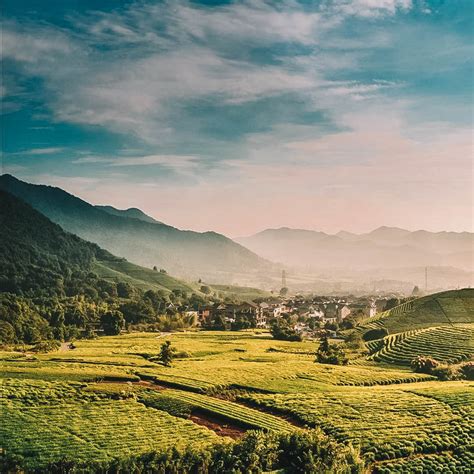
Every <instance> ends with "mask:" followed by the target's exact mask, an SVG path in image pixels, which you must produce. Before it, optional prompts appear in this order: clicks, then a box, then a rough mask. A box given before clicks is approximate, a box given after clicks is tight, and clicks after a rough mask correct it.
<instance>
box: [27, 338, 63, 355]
mask: <svg viewBox="0 0 474 474" xmlns="http://www.w3.org/2000/svg"><path fill="white" fill-rule="evenodd" d="M60 347H61V343H60V342H59V341H56V340H55V339H52V340H49V341H40V342H37V343H36V344H35V345H34V346H33V348H32V349H31V350H32V351H33V352H53V351H57V350H58V349H59V348H60Z"/></svg>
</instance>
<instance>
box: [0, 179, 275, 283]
mask: <svg viewBox="0 0 474 474" xmlns="http://www.w3.org/2000/svg"><path fill="white" fill-rule="evenodd" d="M0 189H3V190H5V191H8V192H10V193H11V194H13V195H15V196H18V197H19V198H21V199H23V200H24V201H25V202H27V203H28V204H30V205H31V206H32V207H34V208H35V209H37V210H38V211H39V212H41V213H42V214H44V215H45V216H47V217H48V218H49V219H51V220H52V221H53V222H55V223H57V224H59V225H60V226H61V227H62V228H63V229H65V230H66V231H68V232H71V233H74V234H76V235H78V236H79V237H81V238H83V239H85V240H88V241H91V242H94V243H96V244H98V245H100V246H101V247H102V248H104V249H106V250H108V251H109V252H111V253H113V254H115V255H120V256H121V257H125V258H126V259H127V260H129V261H131V262H134V263H135V264H139V265H142V266H146V267H152V266H157V267H159V268H164V269H166V270H167V271H168V272H169V273H172V274H174V275H178V276H181V277H183V278H186V279H188V280H191V279H197V278H206V279H207V280H209V281H210V280H218V281H219V280H220V281H221V282H223V283H226V282H232V281H234V278H235V275H242V274H243V275H245V274H251V273H252V272H259V271H261V270H262V269H263V270H265V269H268V268H269V266H270V264H269V262H267V261H265V260H264V259H262V258H260V257H259V256H257V255H256V254H255V253H253V252H251V251H249V250H248V249H246V248H244V247H243V246H241V245H239V244H238V243H235V242H234V241H232V240H230V239H229V238H227V237H225V236H223V235H221V234H217V233H215V232H204V233H199V232H193V231H183V230H179V229H176V228H174V227H171V226H168V225H165V224H162V223H155V222H145V221H144V220H142V219H137V218H130V217H127V216H124V215H113V214H110V212H106V211H104V210H103V209H100V208H97V207H95V206H93V205H91V204H89V203H87V202H86V201H83V200H82V199H79V198H77V197H76V196H73V195H72V194H69V193H67V192H66V191H63V190H62V189H60V188H56V187H51V186H44V185H33V184H29V183H25V182H23V181H20V180H18V179H16V178H15V177H13V176H11V175H7V174H5V175H2V176H0ZM125 212H126V211H125Z"/></svg>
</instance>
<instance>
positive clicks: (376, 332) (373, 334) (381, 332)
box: [362, 328, 388, 342]
mask: <svg viewBox="0 0 474 474" xmlns="http://www.w3.org/2000/svg"><path fill="white" fill-rule="evenodd" d="M385 336H388V331H387V330H386V329H385V328H377V329H370V330H369V331H367V332H365V333H364V335H363V336H362V338H363V339H364V341H366V342H368V341H375V340H377V339H382V338H384V337H385Z"/></svg>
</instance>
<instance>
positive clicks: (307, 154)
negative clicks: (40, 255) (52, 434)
mask: <svg viewBox="0 0 474 474" xmlns="http://www.w3.org/2000/svg"><path fill="white" fill-rule="evenodd" d="M2 3H3V8H2V37H1V43H2V44H1V45H2V48H1V59H2V74H1V76H2V83H1V85H0V94H1V96H2V155H1V161H2V162H1V171H2V172H3V173H10V174H13V175H15V176H17V177H18V178H20V179H23V180H26V181H29V182H34V183H42V184H50V185H54V186H59V187H61V188H63V189H65V190H67V191H69V192H71V193H73V194H75V195H77V196H79V197H81V198H83V199H85V200H87V201H89V202H91V203H93V204H110V205H113V206H115V207H118V208H129V207H138V208H140V209H142V210H143V211H145V212H146V213H148V214H150V215H152V216H153V217H155V218H156V219H158V220H160V221H163V222H165V223H167V224H170V225H173V226H176V227H179V228H183V229H193V230H199V231H205V230H214V231H217V232H222V233H224V234H226V235H228V236H231V237H237V236H243V235H249V234H252V233H255V232H257V231H261V230H263V229H265V228H276V227H282V226H286V227H294V228H305V229H314V230H321V231H326V232H337V231H339V230H341V229H344V230H348V231H353V232H366V231H369V230H372V229H374V228H376V227H379V226H381V225H388V226H398V227H403V228H407V229H410V230H416V229H426V230H431V231H442V230H451V231H472V230H473V221H474V218H473V189H474V186H473V184H474V183H473V180H474V178H473V166H472V157H473V136H472V118H473V89H472V85H473V79H474V75H473V44H474V43H473V38H472V31H474V24H473V23H474V20H473V19H474V15H473V13H474V12H473V8H474V4H473V3H472V1H471V0H321V1H297V0H283V1H279V2H265V1H261V0H247V1H224V2H214V1H202V2H197V1H193V2H191V1H181V0H173V1H169V2H167V1H164V2H156V1H155V2H148V1H121V2H120V1H106V0H94V1H93V0H49V1H48V2H44V1H43V0H3V2H2Z"/></svg>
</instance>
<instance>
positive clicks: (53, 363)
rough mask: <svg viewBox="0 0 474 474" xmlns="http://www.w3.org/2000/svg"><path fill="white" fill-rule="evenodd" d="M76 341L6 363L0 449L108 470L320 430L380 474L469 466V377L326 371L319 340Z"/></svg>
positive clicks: (193, 337)
mask: <svg viewBox="0 0 474 474" xmlns="http://www.w3.org/2000/svg"><path fill="white" fill-rule="evenodd" d="M429 332H430V331H421V332H418V331H415V332H414V334H413V335H414V336H416V335H417V334H420V335H421V334H425V333H429ZM164 337H166V339H168V340H170V341H171V342H172V345H173V346H174V347H175V348H176V349H177V351H178V352H179V353H180V354H181V356H180V358H178V359H175V360H174V362H173V364H172V367H163V366H162V365H159V364H156V363H153V362H150V360H149V359H150V356H153V355H156V354H158V352H159V350H160V345H161V343H162V342H163V340H164ZM406 339H407V338H404V340H406ZM76 346H77V347H76V349H74V350H59V351H55V352H51V353H48V354H36V355H31V354H28V353H26V354H20V353H14V352H3V353H1V354H0V355H1V358H2V375H3V377H4V383H3V385H2V414H3V416H4V417H5V420H7V421H8V422H7V423H2V444H3V446H4V449H5V452H6V453H7V454H8V456H9V457H10V458H11V459H17V460H18V459H19V460H21V463H22V465H23V467H24V468H26V469H31V470H32V469H33V468H37V469H40V470H41V469H42V468H43V469H46V466H51V465H52V463H58V462H64V460H71V459H72V460H74V461H75V462H86V460H87V456H92V457H93V458H94V459H95V460H96V461H97V462H98V463H99V464H100V463H102V464H103V463H110V462H119V461H120V460H122V461H120V462H123V460H124V459H127V458H128V457H130V456H132V455H134V456H139V455H147V453H150V452H156V453H161V454H160V456H161V457H163V456H165V457H166V456H168V454H166V453H168V451H169V449H170V448H172V447H176V448H177V449H178V450H180V449H181V450H186V449H193V450H195V451H196V450H197V451H199V452H204V451H205V450H208V449H213V448H212V446H220V445H221V444H222V443H224V445H228V444H229V443H231V444H232V443H234V442H236V441H232V439H231V438H234V439H236V438H239V437H240V436H242V434H243V433H244V432H245V431H248V430H253V429H256V430H262V431H263V432H268V433H275V434H282V435H283V434H289V433H291V432H298V431H300V432H306V431H307V430H312V429H316V430H318V429H319V430H322V432H323V433H324V436H328V437H329V439H332V440H334V442H335V443H337V445H338V446H340V448H339V449H345V448H343V446H345V445H346V444H347V443H351V444H352V445H353V446H354V447H355V449H360V451H361V453H362V456H363V457H364V458H365V462H366V464H367V465H368V466H369V468H370V469H371V470H373V471H376V472H394V471H398V472H413V471H415V470H416V469H418V470H419V469H424V468H426V466H428V467H430V466H431V467H433V466H436V465H443V463H444V464H446V465H447V466H452V467H450V469H451V471H449V470H446V471H444V472H468V470H469V469H471V468H472V466H473V464H472V461H473V460H472V454H470V451H469V448H468V447H469V445H470V443H472V438H471V433H470V431H471V428H470V426H471V424H472V409H470V407H471V408H472V406H473V405H474V398H473V391H472V388H473V387H472V383H470V382H467V381H452V382H439V381H437V380H436V379H435V378H434V377H432V376H430V375H426V374H416V373H413V372H412V371H410V370H409V369H407V368H403V366H402V365H401V364H397V365H395V364H392V365H387V364H384V363H377V362H375V361H372V362H371V361H366V362H365V363H364V362H363V361H361V362H360V363H358V364H350V365H347V366H332V365H324V364H317V363H315V362H314V355H313V354H314V351H315V350H316V347H317V343H316V342H311V341H306V342H285V341H275V340H274V339H272V338H271V337H270V335H269V334H268V333H265V332H262V331H246V332H238V333H236V332H185V333H175V334H168V335H165V336H162V335H156V334H152V333H131V334H125V335H121V336H113V337H101V338H98V339H94V340H83V341H78V342H77V343H76ZM32 426H34V427H35V429H34V430H32V429H31V427H32ZM426 469H427V468H426ZM463 469H464V471H463ZM420 472H423V471H420Z"/></svg>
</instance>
